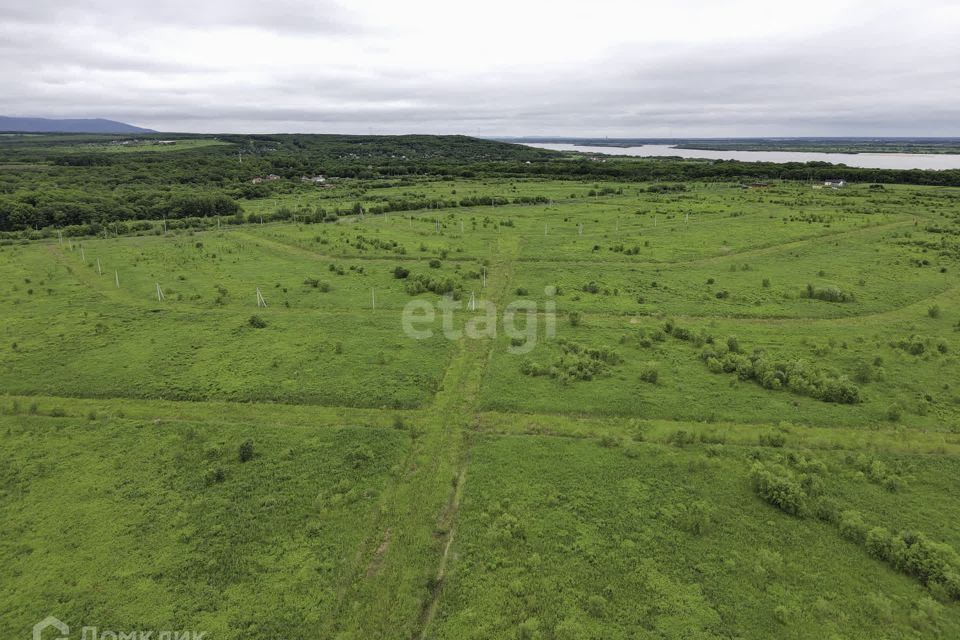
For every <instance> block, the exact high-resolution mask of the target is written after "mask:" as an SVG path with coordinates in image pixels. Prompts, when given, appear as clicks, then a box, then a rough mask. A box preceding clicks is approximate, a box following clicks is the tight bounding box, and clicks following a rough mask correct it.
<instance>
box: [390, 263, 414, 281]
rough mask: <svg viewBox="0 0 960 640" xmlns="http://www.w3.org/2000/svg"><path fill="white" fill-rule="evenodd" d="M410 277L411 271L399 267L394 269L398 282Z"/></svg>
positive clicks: (394, 275)
mask: <svg viewBox="0 0 960 640" xmlns="http://www.w3.org/2000/svg"><path fill="white" fill-rule="evenodd" d="M409 275H410V269H407V268H406V267H401V266H397V267H394V269H393V277H394V278H396V279H397V280H403V279H404V278H406V277H407V276H409Z"/></svg>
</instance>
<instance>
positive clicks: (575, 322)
mask: <svg viewBox="0 0 960 640" xmlns="http://www.w3.org/2000/svg"><path fill="white" fill-rule="evenodd" d="M569 318H570V326H571V327H579V326H580V312H579V311H571V312H570V315H569Z"/></svg>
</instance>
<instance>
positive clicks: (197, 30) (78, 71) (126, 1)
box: [0, 0, 960, 137]
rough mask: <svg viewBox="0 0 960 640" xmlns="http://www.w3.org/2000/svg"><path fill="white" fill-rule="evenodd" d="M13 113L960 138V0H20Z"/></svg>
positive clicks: (11, 21) (261, 127)
mask: <svg viewBox="0 0 960 640" xmlns="http://www.w3.org/2000/svg"><path fill="white" fill-rule="evenodd" d="M0 79H2V91H0V115H15V116H16V115H19V116H45V117H105V118H112V119H117V120H122V121H125V122H130V123H132V124H137V125H141V126H145V127H150V128H153V129H158V130H164V131H197V132H288V131H290V132H292V131H296V132H347V133H408V132H424V133H465V134H473V135H582V136H593V135H609V136H678V137H679V136H752V135H759V136H763V135H766V136H789V135H953V136H957V135H960V2H958V0H914V1H913V2H910V3H907V2H902V0H897V1H896V2H894V1H887V0H806V1H805V2H791V3H779V2H770V0H659V1H658V2H648V1H646V0H590V1H584V0H577V1H568V0H481V1H478V2H462V1H460V2H458V1H457V0H404V1H399V0H352V1H350V2H347V1H344V2H343V3H338V2H332V1H326V0H313V1H301V0H257V1H252V0H212V1H210V0H192V1H189V2H188V1H186V0H151V1H149V2H143V1H141V0H70V1H69V2H63V0H32V1H30V2H25V1H21V0H18V1H16V2H14V1H13V0H0Z"/></svg>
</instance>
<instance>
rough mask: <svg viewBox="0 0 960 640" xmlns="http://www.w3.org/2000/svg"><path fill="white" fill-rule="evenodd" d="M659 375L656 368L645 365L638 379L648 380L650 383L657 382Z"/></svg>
mask: <svg viewBox="0 0 960 640" xmlns="http://www.w3.org/2000/svg"><path fill="white" fill-rule="evenodd" d="M659 377H660V374H659V373H657V370H656V369H655V368H654V367H646V368H645V369H644V370H643V371H641V372H640V379H641V380H643V381H644V382H649V383H650V384H657V380H658V379H659Z"/></svg>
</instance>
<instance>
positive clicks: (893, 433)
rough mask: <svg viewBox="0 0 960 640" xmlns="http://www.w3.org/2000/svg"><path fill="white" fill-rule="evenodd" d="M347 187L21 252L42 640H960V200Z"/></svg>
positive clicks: (699, 185) (3, 485)
mask: <svg viewBox="0 0 960 640" xmlns="http://www.w3.org/2000/svg"><path fill="white" fill-rule="evenodd" d="M201 142H205V143H210V144H219V143H214V142H213V141H201ZM188 143H189V141H186V142H185V144H188ZM178 146H179V143H178ZM160 149H164V150H166V148H164V147H157V150H160ZM333 185H334V186H332V187H331V188H306V187H302V186H301V185H300V184H295V185H294V186H293V187H291V188H289V189H287V190H285V191H284V190H280V191H279V192H278V193H276V194H274V195H273V196H271V197H267V198H259V199H251V200H247V201H244V202H243V205H242V212H241V214H240V215H239V216H238V217H236V218H235V219H233V220H227V219H226V218H224V219H223V220H220V219H219V218H218V219H217V221H216V223H214V221H213V219H209V220H207V221H206V222H205V223H204V224H203V225H197V226H195V227H191V226H190V225H186V224H176V225H170V227H169V228H167V226H166V222H165V221H164V222H162V223H161V222H160V221H153V222H152V223H150V224H148V225H144V226H142V228H140V229H139V230H138V232H137V233H130V234H119V235H118V234H116V233H112V232H111V231H110V229H109V227H107V228H106V229H105V230H104V231H103V232H102V233H100V234H98V235H96V236H83V237H74V236H70V237H67V236H64V237H63V238H62V240H61V239H59V238H57V237H52V238H51V237H48V238H46V239H43V240H32V241H26V240H24V241H6V242H4V243H3V244H2V245H0V274H2V275H0V301H2V311H0V314H2V320H3V322H2V323H0V532H2V535H0V602H3V607H0V630H3V631H5V632H7V633H6V634H5V635H6V636H10V637H27V636H28V635H29V633H30V629H31V627H32V625H33V624H34V623H35V622H36V621H38V620H39V619H41V618H43V617H44V616H46V615H48V614H51V613H55V614H56V615H57V616H58V617H60V618H61V619H63V620H65V621H67V620H69V624H70V625H71V627H72V628H74V627H75V628H76V629H79V628H80V627H81V626H83V625H95V626H99V627H100V628H103V629H108V628H110V629H118V630H120V629H123V630H126V629H196V630H200V631H206V632H207V638H209V640H220V639H233V638H237V639H239V638H244V639H247V638H263V639H271V638H280V637H283V638H337V639H338V640H347V639H351V638H352V639H357V640H361V639H363V640H367V639H373V638H384V639H393V638H438V639H439V638H505V639H506V638H511V639H512V638H531V639H532V638H540V639H542V640H553V639H580V638H583V639H601V638H602V639H604V640H606V639H614V638H651V639H654V638H656V639H674V638H675V639H681V638H687V639H692V638H697V639H700V638H703V639H706V638H757V639H765V638H846V639H854V638H863V639H875V638H890V639H894V638H955V637H958V636H960V602H958V600H960V578H958V576H960V559H958V558H960V556H958V555H957V550H960V529H958V527H957V523H958V522H960V502H958V499H957V494H958V490H960V486H958V482H960V479H958V478H960V476H958V471H960V466H958V465H960V358H958V354H960V294H958V292H960V289H958V287H960V277H958V276H960V241H958V238H960V190H958V189H956V188H944V187H921V186H904V185H886V186H885V187H883V188H875V187H871V186H870V185H868V184H854V185H851V186H850V187H849V188H846V189H842V190H824V189H812V188H811V186H810V185H809V184H803V183H788V182H783V183H779V182H774V183H773V184H772V185H771V186H769V187H766V188H756V189H746V188H740V187H739V186H738V185H736V184H732V183H722V182H687V183H682V184H681V185H680V186H677V185H674V184H666V183H658V182H649V183H647V182H643V183H640V182H629V183H620V182H615V181H592V180H591V181H578V180H546V179H545V180H533V179H521V178H516V179H510V178H488V179H483V178H462V177H461V178H446V179H437V178H422V179H415V180H413V179H411V180H409V181H408V182H406V183H404V184H397V183H395V182H391V181H377V180H341V181H333ZM467 198H474V199H475V200H474V201H471V202H477V203H478V204H471V205H469V206H463V205H460V206H443V207H439V206H437V207H434V208H430V207H429V206H427V207H423V208H412V209H411V210H406V211H390V212H388V213H383V214H374V213H370V212H371V211H375V210H376V207H378V206H383V205H384V203H394V204H396V203H398V202H412V203H419V202H436V201H438V200H447V199H449V200H450V201H460V200H463V199H467ZM355 204H357V205H358V208H357V211H356V213H352V214H350V215H340V216H339V217H337V218H336V219H335V220H331V221H329V222H313V221H312V220H315V219H316V216H313V217H310V214H313V213H315V212H316V210H317V209H318V208H322V209H324V210H326V211H335V210H337V209H341V210H342V209H348V208H350V207H353V206H354V205H355ZM295 217H298V218H299V219H296V218H295ZM308 220H310V222H308ZM241 222H242V223H241ZM158 289H159V294H158ZM258 292H259V295H260V296H262V299H263V301H264V302H265V304H266V306H263V305H262V304H258ZM471 298H473V299H474V301H475V303H476V307H477V308H476V309H474V308H473V305H471V304H470V300H471ZM412 301H414V302H415V301H420V304H422V305H426V304H428V303H429V305H432V306H433V307H436V308H438V309H439V308H440V307H439V305H441V304H443V303H444V301H446V302H447V304H450V306H452V307H453V308H454V310H453V311H452V312H451V315H450V320H449V327H447V329H448V332H450V331H456V332H457V335H456V336H454V337H453V339H450V338H448V337H447V336H445V335H444V326H443V322H444V320H443V318H442V314H441V312H440V311H437V313H436V316H435V318H434V320H433V321H432V323H431V322H427V321H424V322H423V323H422V325H423V326H425V327H428V328H430V329H432V335H431V336H429V337H426V338H424V339H414V338H413V337H411V336H410V335H408V334H407V333H406V332H405V331H404V309H405V308H406V307H407V305H408V304H409V303H411V302H412ZM484 302H490V303H492V304H493V305H495V308H496V313H495V317H494V319H493V326H495V327H496V335H495V336H494V335H489V334H485V335H484V336H483V337H480V338H471V337H469V336H468V335H467V334H464V333H463V330H464V329H468V328H469V327H471V326H473V327H476V326H477V325H476V323H477V321H478V319H480V318H482V317H483V314H484V307H483V303H484ZM517 302H521V303H523V304H525V305H526V306H521V307H520V309H521V311H520V312H518V313H517V315H516V316H515V317H513V318H512V319H510V318H505V317H504V315H503V312H504V311H505V310H506V309H507V307H508V305H510V304H511V303H517ZM552 309H555V317H551V314H552V313H553V311H551V310H552ZM550 323H553V324H552V325H551V324H550ZM551 327H552V328H551ZM771 487H772V488H771ZM890 536H901V537H900V538H896V539H895V540H894V541H893V542H890V540H893V538H890ZM904 541H906V542H904ZM898 544H900V545H907V546H908V547H909V548H910V549H912V550H913V551H912V553H913V555H909V557H907V555H904V554H906V552H900V551H898V549H899V548H900V547H898V546H897V545H898ZM922 554H929V555H922Z"/></svg>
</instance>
